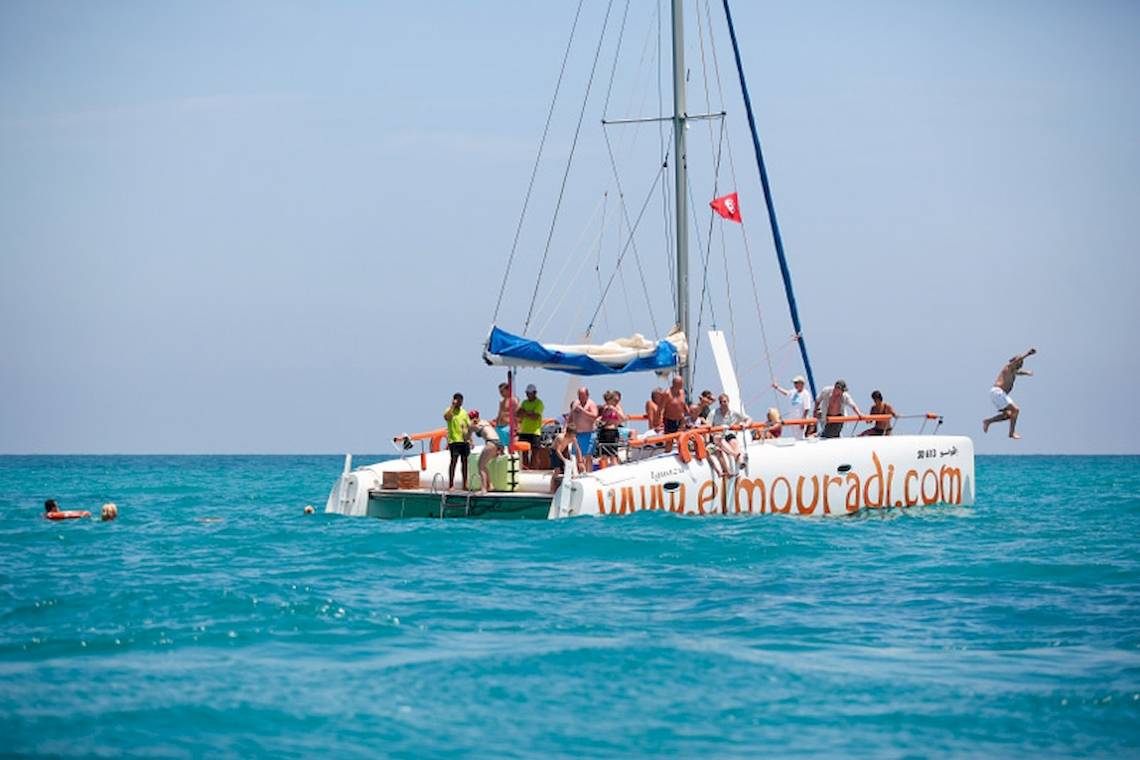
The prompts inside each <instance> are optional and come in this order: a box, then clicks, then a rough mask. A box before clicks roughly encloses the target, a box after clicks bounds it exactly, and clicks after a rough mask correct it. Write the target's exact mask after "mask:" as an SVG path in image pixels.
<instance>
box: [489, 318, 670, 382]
mask: <svg viewBox="0 0 1140 760" xmlns="http://www.w3.org/2000/svg"><path fill="white" fill-rule="evenodd" d="M688 350H689V346H688V342H687V341H686V340H685V334H684V333H683V332H681V331H680V330H678V329H674V330H673V331H672V332H670V333H669V335H667V336H666V337H665V338H664V339H662V340H658V341H652V340H649V339H648V338H645V337H644V336H642V335H639V334H634V335H632V336H630V337H628V338H617V339H615V340H610V341H606V342H605V343H601V344H595V343H584V344H579V345H565V344H560V343H539V342H538V341H536V340H530V339H529V338H523V337H521V336H518V335H512V334H511V333H509V332H507V331H505V330H500V329H499V328H498V327H492V328H491V334H490V335H489V336H488V337H487V343H486V345H485V346H484V348H483V359H484V361H486V362H487V363H488V364H501V365H505V366H509V367H542V368H543V369H552V370H556V371H558V372H569V373H570V374H573V375H618V374H623V373H626V372H649V371H656V372H662V371H667V370H670V369H675V368H676V367H678V366H679V365H680V363H681V362H682V361H683V360H684V358H685V355H686V354H687V353H688Z"/></svg>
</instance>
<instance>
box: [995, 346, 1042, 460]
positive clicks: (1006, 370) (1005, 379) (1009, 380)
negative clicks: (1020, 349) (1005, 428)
mask: <svg viewBox="0 0 1140 760" xmlns="http://www.w3.org/2000/svg"><path fill="white" fill-rule="evenodd" d="M1035 353H1037V349H1036V348H1031V349H1029V350H1028V351H1026V352H1025V353H1024V354H1018V355H1017V356H1015V357H1013V358H1012V359H1010V360H1009V363H1008V364H1006V365H1005V366H1004V367H1002V368H1001V372H999V373H998V376H997V380H994V387H993V388H990V401H992V402H993V404H994V406H995V407H997V410H998V413H997V414H995V415H994V416H993V417H990V418H988V419H985V420H982V432H983V433H988V432H990V425H992V424H994V423H995V422H1001V421H1002V420H1009V437H1010V438H1013V439H1014V440H1018V439H1020V438H1021V435H1020V434H1018V433H1017V432H1016V428H1017V416H1018V415H1019V414H1021V409H1020V408H1019V407H1018V406H1017V404H1015V403H1013V399H1012V398H1010V397H1009V393H1010V391H1012V390H1013V381H1014V380H1016V379H1017V376H1018V375H1025V376H1027V377H1032V376H1033V372H1032V371H1030V370H1027V369H1022V368H1021V365H1023V364H1024V363H1025V360H1026V359H1028V358H1029V357H1030V356H1033V355H1034V354H1035Z"/></svg>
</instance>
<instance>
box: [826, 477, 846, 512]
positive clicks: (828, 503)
mask: <svg viewBox="0 0 1140 760" xmlns="http://www.w3.org/2000/svg"><path fill="white" fill-rule="evenodd" d="M832 483H834V484H835V485H837V486H841V485H843V478H839V477H832V476H831V475H824V476H823V513H824V514H825V515H830V514H831V499H830V498H829V497H830V496H831V485H832Z"/></svg>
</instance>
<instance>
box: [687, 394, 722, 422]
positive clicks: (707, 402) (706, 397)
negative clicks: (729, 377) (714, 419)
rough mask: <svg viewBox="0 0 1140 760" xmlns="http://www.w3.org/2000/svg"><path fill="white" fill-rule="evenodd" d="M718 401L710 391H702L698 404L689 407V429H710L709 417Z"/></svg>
mask: <svg viewBox="0 0 1140 760" xmlns="http://www.w3.org/2000/svg"><path fill="white" fill-rule="evenodd" d="M715 403H716V399H715V397H714V396H713V394H712V391H710V390H703V391H701V395H700V396H699V397H697V403H695V404H693V405H692V406H691V407H689V427H708V424H709V416H710V415H711V414H712V408H713V404H715Z"/></svg>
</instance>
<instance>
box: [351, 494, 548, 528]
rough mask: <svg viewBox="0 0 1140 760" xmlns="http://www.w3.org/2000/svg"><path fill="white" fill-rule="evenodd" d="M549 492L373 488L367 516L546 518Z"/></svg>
mask: <svg viewBox="0 0 1140 760" xmlns="http://www.w3.org/2000/svg"><path fill="white" fill-rule="evenodd" d="M551 498H552V496H551V494H548V493H517V492H516V493H507V492H501V493H497V492H491V493H487V494H479V493H476V492H473V491H444V492H439V491H430V490H427V489H422V488H421V489H406V490H373V491H369V492H368V516H369V517H379V518H382V519H386V520H398V519H407V518H415V517H435V518H452V517H460V518H468V519H476V520H546V519H547V518H548V517H549V514H550V502H551Z"/></svg>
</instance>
